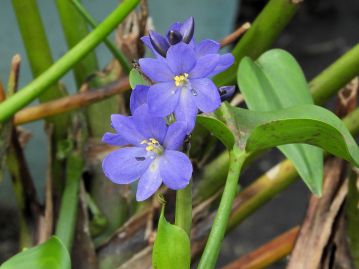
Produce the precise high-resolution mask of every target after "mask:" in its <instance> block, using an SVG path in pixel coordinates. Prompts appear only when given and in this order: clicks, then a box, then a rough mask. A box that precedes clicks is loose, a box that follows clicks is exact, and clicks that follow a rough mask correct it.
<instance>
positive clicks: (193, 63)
mask: <svg viewBox="0 0 359 269" xmlns="http://www.w3.org/2000/svg"><path fill="white" fill-rule="evenodd" d="M200 44H201V43H200ZM207 44H208V43H207ZM204 47H206V50H207V51H208V50H210V48H208V46H205V45H204V46H201V47H199V50H200V51H201V50H202V48H204ZM219 59H220V55H219V54H216V53H204V54H203V55H201V56H199V57H198V52H196V50H195V49H194V48H193V47H192V46H191V45H189V44H186V43H184V42H180V43H178V44H176V45H173V46H171V47H170V48H169V49H168V51H167V55H166V58H162V59H159V58H156V59H154V58H143V59H140V60H139V63H140V67H141V69H142V71H143V72H144V74H145V75H146V76H148V77H149V78H150V79H151V80H152V81H153V82H154V84H153V85H151V86H150V88H149V89H148V96H147V103H148V105H149V109H150V112H151V113H153V114H154V115H156V116H162V117H164V116H167V115H169V114H171V113H174V114H175V116H176V119H177V120H179V121H183V122H186V123H187V131H188V132H190V131H191V130H192V129H193V127H194V123H195V118H196V115H197V113H198V110H200V111H203V112H212V111H214V110H215V109H217V108H218V107H219V106H220V104H221V98H220V95H219V93H218V89H217V87H216V86H215V85H214V83H213V82H212V81H211V80H210V79H209V78H208V77H209V76H212V75H214V74H216V73H218V72H221V71H222V66H221V65H218V61H219Z"/></svg>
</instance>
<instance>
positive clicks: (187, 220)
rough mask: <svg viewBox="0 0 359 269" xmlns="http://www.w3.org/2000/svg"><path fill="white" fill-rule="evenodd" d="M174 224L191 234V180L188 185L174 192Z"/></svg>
mask: <svg viewBox="0 0 359 269" xmlns="http://www.w3.org/2000/svg"><path fill="white" fill-rule="evenodd" d="M175 224H176V225H177V226H179V227H181V228H182V229H183V230H185V231H186V233H187V234H188V236H190V235H191V225H192V180H191V181H190V183H189V184H188V186H187V187H186V188H184V189H182V190H178V191H177V192H176V213H175Z"/></svg>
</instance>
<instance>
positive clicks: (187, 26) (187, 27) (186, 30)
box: [181, 17, 194, 44]
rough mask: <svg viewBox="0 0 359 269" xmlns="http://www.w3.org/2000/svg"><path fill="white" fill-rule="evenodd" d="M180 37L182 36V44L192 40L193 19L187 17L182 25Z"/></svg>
mask: <svg viewBox="0 0 359 269" xmlns="http://www.w3.org/2000/svg"><path fill="white" fill-rule="evenodd" d="M181 30H182V31H181V32H182V35H183V39H182V40H183V42H184V43H187V44H188V43H189V42H190V41H191V40H192V38H193V34H194V19H193V17H189V18H188V19H187V20H185V22H184V23H183V25H182V29H181Z"/></svg>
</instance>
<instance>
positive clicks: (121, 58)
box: [72, 0, 132, 74]
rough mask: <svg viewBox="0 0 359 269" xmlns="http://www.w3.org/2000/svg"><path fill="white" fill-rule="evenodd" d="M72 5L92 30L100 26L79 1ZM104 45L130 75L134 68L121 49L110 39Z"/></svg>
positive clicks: (75, 0) (76, 0)
mask: <svg viewBox="0 0 359 269" xmlns="http://www.w3.org/2000/svg"><path fill="white" fill-rule="evenodd" d="M72 4H73V5H74V6H75V8H76V9H77V11H78V12H79V13H80V14H81V15H82V16H83V17H84V19H85V20H86V21H87V23H88V24H90V25H91V27H92V28H96V27H97V26H98V24H97V22H96V21H95V19H94V18H93V17H92V16H91V15H90V13H88V12H87V10H86V9H85V8H84V6H83V5H82V4H81V3H80V2H79V1H78V0H72ZM104 43H105V45H106V47H107V48H108V49H109V51H110V52H111V53H112V55H113V56H114V57H115V58H116V59H117V60H118V62H119V63H120V64H121V66H122V68H123V70H124V71H125V72H126V74H129V73H130V71H131V68H132V67H131V65H130V63H129V62H128V60H127V58H126V57H125V55H123V54H122V52H121V51H120V50H119V49H117V47H116V45H115V44H114V43H113V42H111V41H110V40H109V39H108V38H105V39H104Z"/></svg>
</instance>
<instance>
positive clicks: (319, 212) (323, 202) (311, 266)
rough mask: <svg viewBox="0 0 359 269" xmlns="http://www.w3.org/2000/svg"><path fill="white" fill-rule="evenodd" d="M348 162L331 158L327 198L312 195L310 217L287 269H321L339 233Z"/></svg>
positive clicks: (307, 217)
mask: <svg viewBox="0 0 359 269" xmlns="http://www.w3.org/2000/svg"><path fill="white" fill-rule="evenodd" d="M344 171H345V166H344V162H343V161H342V160H339V159H331V160H329V161H328V162H327V163H326V166H325V176H324V178H325V180H324V186H323V196H322V197H321V198H318V197H316V196H312V197H311V199H310V203H309V207H308V210H307V215H306V218H305V220H304V222H303V224H302V227H301V230H300V234H299V237H298V240H297V242H296V245H295V247H294V250H293V253H292V255H291V259H290V262H289V264H288V267H287V269H317V268H322V267H321V261H322V259H323V256H325V249H326V247H327V246H328V244H330V241H331V237H332V234H334V233H335V228H334V227H335V223H336V220H337V217H338V214H339V211H340V209H341V207H342V205H343V202H344V199H345V196H346V194H347V189H348V188H347V184H346V182H345V181H344V177H343V176H344Z"/></svg>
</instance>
